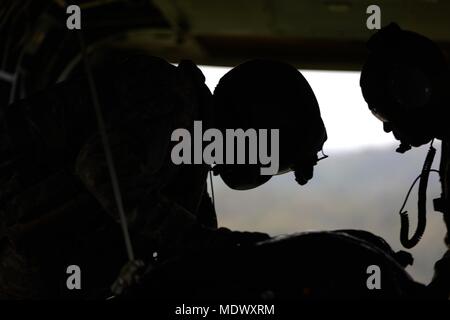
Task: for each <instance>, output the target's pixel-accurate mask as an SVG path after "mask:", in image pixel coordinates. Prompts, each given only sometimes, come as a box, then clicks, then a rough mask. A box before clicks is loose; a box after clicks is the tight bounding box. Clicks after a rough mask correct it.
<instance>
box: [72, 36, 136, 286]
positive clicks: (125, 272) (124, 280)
mask: <svg viewBox="0 0 450 320" xmlns="http://www.w3.org/2000/svg"><path fill="white" fill-rule="evenodd" d="M77 34H78V40H79V44H80V48H81V55H82V58H83V62H84V67H85V73H86V77H87V80H88V84H89V88H90V92H91V98H92V104H93V106H94V109H95V115H96V118H97V124H98V130H99V133H100V136H101V139H102V144H103V148H104V151H105V157H106V163H107V166H108V171H109V175H110V178H111V185H112V189H113V194H114V199H115V202H116V207H117V211H118V213H119V218H120V225H121V227H122V235H123V238H124V240H125V247H126V251H127V254H128V262H127V264H126V265H125V266H124V267H123V268H122V270H121V271H120V274H119V277H118V278H117V280H116V281H115V282H114V284H113V285H112V286H111V291H112V292H113V294H116V295H119V294H121V293H122V292H123V291H124V290H125V289H126V288H128V287H129V286H130V285H132V284H133V283H136V282H137V281H138V280H139V274H140V273H141V272H142V270H143V269H144V263H143V262H142V261H139V260H135V256H134V251H133V245H132V243H131V239H130V234H129V231H128V225H127V219H126V216H125V210H124V207H123V200H122V199H123V198H122V194H121V191H120V187H119V179H118V177H117V172H116V169H115V166H114V159H113V155H112V151H111V146H110V144H109V139H108V134H107V132H106V125H105V120H104V117H103V113H102V110H101V107H100V102H99V96H98V92H97V89H96V86H95V80H94V76H93V74H92V70H91V66H90V63H89V59H88V55H87V52H86V45H85V42H84V38H83V34H82V33H81V31H80V30H77Z"/></svg>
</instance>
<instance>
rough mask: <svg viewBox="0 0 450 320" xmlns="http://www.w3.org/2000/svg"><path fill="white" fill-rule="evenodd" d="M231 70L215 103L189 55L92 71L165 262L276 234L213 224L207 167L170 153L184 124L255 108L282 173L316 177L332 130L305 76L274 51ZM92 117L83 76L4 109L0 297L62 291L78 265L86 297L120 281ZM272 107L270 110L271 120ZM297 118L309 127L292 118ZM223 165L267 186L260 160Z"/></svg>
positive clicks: (134, 222) (122, 177)
mask: <svg viewBox="0 0 450 320" xmlns="http://www.w3.org/2000/svg"><path fill="white" fill-rule="evenodd" d="M236 70H237V71H233V72H232V73H230V74H232V75H233V76H232V78H233V79H230V77H231V76H226V77H225V78H226V81H225V80H223V81H221V83H220V84H219V86H218V90H219V88H220V94H218V95H217V98H215V102H214V103H213V101H212V95H211V93H210V92H209V90H208V88H207V87H206V85H205V84H204V80H205V79H204V76H203V75H202V73H201V71H200V70H199V69H198V68H197V67H196V66H195V65H194V64H193V63H191V62H188V61H183V62H181V63H180V64H179V65H178V66H177V67H175V66H173V65H171V64H169V63H167V62H166V61H164V60H162V59H159V58H154V57H148V56H132V57H130V58H128V59H127V60H126V61H125V63H123V64H119V65H117V66H108V68H107V69H99V70H95V72H94V74H95V80H96V84H97V86H98V93H99V97H100V102H101V106H102V109H103V113H104V117H105V122H106V131H107V132H106V133H107V135H108V137H109V142H110V146H111V151H112V156H113V159H114V162H115V168H116V171H117V176H118V180H119V185H120V189H121V192H122V195H121V196H122V198H123V203H124V209H125V214H126V218H127V223H128V226H129V228H130V233H131V235H132V240H133V243H134V244H135V247H136V252H137V255H138V256H139V258H143V259H145V260H147V261H150V260H152V254H153V252H155V251H157V252H158V253H159V255H158V259H163V258H164V257H166V256H170V255H172V254H174V253H176V252H180V251H185V250H193V249H198V248H221V247H226V246H236V245H245V244H247V243H254V242H257V241H260V240H264V239H267V238H268V236H267V235H265V234H262V233H249V232H232V231H230V230H228V229H226V228H217V221H216V216H215V212H214V208H213V206H212V204H211V200H210V198H209V196H208V194H207V191H206V176H207V173H208V171H209V166H207V165H174V164H173V163H172V161H171V159H170V153H171V149H172V147H173V145H174V143H173V142H172V141H171V133H172V132H173V130H175V129H177V128H186V129H188V130H190V131H192V128H193V123H194V121H195V120H201V121H202V122H203V126H204V128H205V129H206V128H209V127H212V126H214V120H215V119H216V120H217V121H218V124H219V123H220V125H223V126H225V127H227V126H229V127H230V128H233V127H237V125H238V124H239V121H240V120H239V119H246V120H245V121H246V123H247V124H248V125H249V127H252V126H255V127H258V126H261V125H264V126H267V127H268V128H277V127H279V128H280V135H281V139H282V142H281V143H280V145H281V151H280V156H281V163H282V166H281V169H280V170H282V171H281V172H286V171H288V170H291V169H293V170H295V171H296V176H297V180H298V181H299V182H301V183H302V184H304V183H306V181H308V180H309V179H310V178H311V177H312V168H313V167H314V165H315V164H316V162H317V160H318V159H317V152H318V151H320V150H321V148H322V145H323V143H324V141H325V140H326V132H325V127H324V125H323V123H322V120H321V118H320V112H319V109H318V105H317V101H316V100H315V98H314V94H313V93H312V90H311V88H309V86H308V84H307V82H306V80H305V79H304V78H303V77H302V76H301V74H300V73H299V72H298V71H297V70H295V68H293V67H291V66H289V65H287V64H284V63H278V62H274V61H265V60H258V61H256V62H250V63H248V64H244V65H243V66H240V67H238V68H237V69H236ZM244 78H245V81H244V82H242V79H244ZM258 86H259V87H258ZM238 89H239V90H240V91H238V93H236V92H237V91H236V90H238ZM299 89H300V90H299ZM229 98H232V99H233V101H231V100H227V99H229ZM250 102H251V104H250V105H249V103H250ZM213 106H217V110H218V113H217V115H216V116H215V117H214V115H213V113H214V112H213V111H214V110H213V109H214V108H213ZM228 107H229V108H230V109H229V112H228V118H227V119H226V120H224V119H225V118H224V115H223V112H227V110H228V109H227V108H228ZM258 107H261V109H260V110H258V109H257V108H258ZM247 108H250V109H249V110H252V112H250V113H248V112H247V111H246V110H247ZM255 110H256V113H255ZM279 111H280V112H282V117H280V116H279V115H277V113H278V112H279ZM259 112H260V113H259ZM258 114H259V115H261V117H260V118H258V117H259V115H258ZM286 115H289V117H286ZM95 116H96V115H95V113H94V110H93V107H92V102H91V97H90V91H89V87H88V84H87V82H86V80H85V78H84V77H80V76H74V77H73V78H72V79H71V80H68V81H66V82H64V83H60V84H57V85H55V86H54V87H53V88H51V89H49V90H46V91H45V92H42V93H40V94H38V95H36V96H33V97H29V98H27V99H26V100H23V101H20V102H18V103H16V104H14V105H11V106H8V107H7V108H5V110H3V115H2V122H3V126H4V127H3V131H2V132H3V136H2V150H3V151H4V152H3V153H2V173H1V179H2V180H1V192H0V197H1V199H2V202H1V203H2V205H1V214H2V219H1V221H2V223H3V226H2V230H0V231H1V233H0V236H2V237H3V243H2V260H1V261H2V262H1V263H2V264H1V270H0V294H1V295H3V296H7V297H15V298H19V297H31V298H38V297H46V296H54V295H61V296H64V295H66V294H67V289H66V288H65V279H66V275H65V268H66V267H67V266H68V265H70V264H78V265H80V267H81V269H82V270H84V271H83V277H84V278H83V279H84V280H83V281H85V284H84V289H85V290H84V291H83V292H82V293H80V294H79V295H81V296H86V295H95V294H99V295H100V296H102V295H104V294H105V293H104V292H102V291H100V292H98V291H99V290H100V289H101V288H104V287H107V286H109V285H110V284H111V282H112V280H114V279H115V277H116V276H117V271H118V267H120V266H122V265H123V264H124V262H125V260H126V258H125V253H124V251H123V249H122V248H123V240H122V239H121V234H120V231H119V228H118V226H117V225H116V224H114V223H112V221H113V220H116V221H118V220H119V217H118V211H117V207H116V205H115V196H114V191H113V189H112V186H111V180H110V173H109V171H108V163H107V159H106V157H105V152H104V146H103V145H102V140H101V136H100V134H99V132H98V129H97V126H96V118H95ZM230 116H231V117H230ZM271 117H272V118H273V119H274V121H268V120H271ZM258 119H263V120H261V121H259V120H258ZM275 119H276V120H275ZM280 119H284V120H283V121H281V120H280ZM228 121H229V122H228ZM280 121H281V122H280ZM299 123H301V127H300V130H298V129H295V128H297V127H298V124H299ZM283 132H285V133H284V134H283ZM283 139H285V141H284V142H283ZM288 141H296V145H293V144H290V142H289V143H288ZM3 159H4V160H3ZM244 167H245V166H244ZM281 172H280V173H281ZM217 173H218V174H220V175H222V176H227V177H230V178H229V179H228V180H226V181H229V182H230V181H233V179H234V180H235V181H234V182H232V185H233V186H234V187H236V188H237V189H239V188H241V186H242V185H245V188H249V183H250V184H251V185H252V186H256V185H259V184H261V183H262V182H259V180H260V178H259V175H256V176H255V171H254V170H240V168H238V167H236V166H231V167H230V168H229V167H227V166H226V165H225V166H219V167H218V168H217ZM246 174H247V175H246ZM241 178H244V182H242V181H241ZM225 179H226V178H225ZM264 180H265V181H266V180H268V179H267V178H266V177H264ZM255 181H256V182H255ZM110 217H113V218H114V219H113V220H111V219H110ZM75 296H76V294H75Z"/></svg>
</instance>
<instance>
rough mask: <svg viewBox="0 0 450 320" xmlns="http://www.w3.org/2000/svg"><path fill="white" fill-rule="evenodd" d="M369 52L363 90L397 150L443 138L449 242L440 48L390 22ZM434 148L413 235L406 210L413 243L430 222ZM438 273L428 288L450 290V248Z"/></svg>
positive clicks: (449, 221) (447, 138)
mask: <svg viewBox="0 0 450 320" xmlns="http://www.w3.org/2000/svg"><path fill="white" fill-rule="evenodd" d="M368 48H369V51H370V54H369V57H368V59H367V61H366V63H365V65H364V67H363V70H362V73H361V89H362V93H363V96H364V98H365V100H366V102H367V104H368V106H369V109H370V110H371V111H372V113H373V114H374V115H375V116H376V117H377V118H378V119H380V120H381V121H383V128H384V130H385V131H386V132H392V133H393V134H394V136H395V138H396V139H397V140H399V141H400V142H401V144H400V147H399V148H398V149H397V151H398V152H401V153H403V152H405V151H407V150H409V149H410V148H411V147H418V146H421V145H423V144H426V143H429V142H430V141H432V140H433V139H440V140H442V158H441V164H440V170H439V171H440V177H441V182H442V197H441V198H440V199H436V200H435V209H436V210H437V211H440V212H442V213H443V214H444V221H445V224H446V226H447V236H446V239H445V242H446V244H447V246H450V239H449V232H448V230H450V229H449V228H450V207H449V187H450V173H449V170H450V158H449V154H450V144H449V143H450V131H449V130H450V126H449V121H448V109H449V106H450V90H449V89H450V71H449V66H448V62H447V61H446V59H445V58H444V56H443V54H442V52H441V50H440V49H439V48H438V47H437V46H436V45H435V44H434V43H433V42H432V41H431V40H429V39H427V38H425V37H423V36H421V35H419V34H416V33H413V32H409V31H404V30H401V29H400V28H399V27H398V26H397V25H396V24H391V25H389V26H387V27H385V28H383V29H381V30H380V31H379V32H377V33H376V34H375V35H374V36H372V38H371V39H370V40H369V42H368ZM434 152H435V150H434V148H432V147H430V152H429V155H428V156H427V160H426V162H425V164H424V169H423V172H422V175H421V183H420V186H419V219H418V227H417V230H416V232H415V234H414V235H413V236H412V238H411V239H409V238H408V237H409V235H408V230H409V228H408V217H407V215H406V213H402V233H401V241H402V244H403V245H404V246H405V247H407V248H410V247H413V246H414V245H415V244H417V242H418V241H419V240H420V238H421V236H422V235H423V232H424V231H425V224H426V186H427V180H428V174H429V172H430V167H431V164H432V159H433V156H434ZM435 271H436V273H435V277H434V279H433V281H432V283H431V284H430V285H429V288H431V289H432V290H433V292H434V293H436V294H437V295H438V296H440V297H449V295H450V251H447V253H446V254H445V256H444V258H443V259H441V260H440V261H439V262H437V263H436V265H435Z"/></svg>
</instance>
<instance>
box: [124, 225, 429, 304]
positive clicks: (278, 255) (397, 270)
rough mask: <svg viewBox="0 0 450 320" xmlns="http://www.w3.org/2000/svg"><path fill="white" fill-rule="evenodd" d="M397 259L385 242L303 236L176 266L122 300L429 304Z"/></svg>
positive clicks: (363, 236)
mask: <svg viewBox="0 0 450 320" xmlns="http://www.w3.org/2000/svg"><path fill="white" fill-rule="evenodd" d="M399 256H402V255H399V254H396V253H394V252H393V251H392V250H391V249H390V247H389V246H388V245H387V244H386V243H385V242H384V240H382V239H381V238H378V237H376V236H374V235H372V234H370V233H368V232H364V231H354V230H347V231H337V232H312V233H302V234H298V235H293V236H288V237H282V238H276V239H273V240H269V241H265V242H262V243H260V244H258V245H256V246H250V247H238V248H234V249H228V250H221V251H215V252H201V253H194V254H191V255H186V256H184V257H181V258H177V259H173V260H171V261H169V262H167V263H164V264H162V265H160V266H158V267H156V268H155V269H153V270H152V271H151V272H149V273H148V275H147V276H146V277H145V278H144V280H143V281H142V282H141V284H140V285H139V286H138V287H135V288H132V289H130V290H129V291H128V293H127V294H125V295H124V296H122V297H121V298H125V299H136V298H142V299H162V300H172V301H183V302H185V301H216V302H217V301H222V302H223V301H236V300H251V301H255V300H258V301H283V300H297V299H300V300H302V299H313V300H314V299H414V298H432V297H431V294H430V293H429V292H428V289H427V288H426V287H425V286H424V285H421V284H418V283H416V282H415V281H413V280H412V279H411V277H410V276H409V275H408V274H407V273H406V271H405V270H404V268H403V267H402V266H401V264H400V261H397V260H398V259H399ZM396 259H397V260H396ZM400 260H401V259H400ZM372 265H376V266H378V267H379V269H380V279H381V281H380V284H381V288H380V289H369V288H368V286H367V282H368V279H369V277H370V276H371V275H372V273H373V272H368V267H369V266H372ZM369 282H371V281H369Z"/></svg>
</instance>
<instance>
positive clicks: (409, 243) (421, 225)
mask: <svg viewBox="0 0 450 320" xmlns="http://www.w3.org/2000/svg"><path fill="white" fill-rule="evenodd" d="M435 155H436V149H435V148H434V147H433V145H432V144H431V145H430V149H429V150H428V153H427V156H426V158H425V162H424V164H423V168H422V173H421V174H420V176H419V177H417V178H416V180H415V181H414V183H413V184H412V186H411V188H410V189H409V191H408V194H407V196H406V199H405V201H404V202H403V206H402V208H401V209H400V223H401V227H400V242H401V244H402V245H403V247H405V248H407V249H411V248H413V247H415V246H416V245H417V244H418V243H419V241H420V239H421V238H422V236H423V234H424V233H425V227H426V225H427V217H426V215H427V187H428V178H429V176H430V172H432V171H433V172H439V171H437V170H432V169H431V165H432V164H433V160H434V157H435ZM418 179H420V183H419V199H418V202H417V207H418V213H417V228H416V231H415V232H414V235H413V236H412V238H411V239H409V238H408V237H409V219H408V212H407V211H403V209H404V207H405V205H406V203H407V201H408V197H409V194H410V193H411V190H412V188H413V187H414V185H415V184H416V182H417V180H418Z"/></svg>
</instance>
